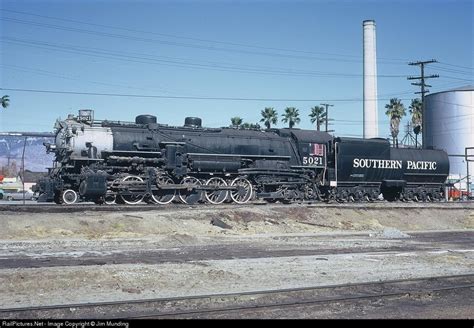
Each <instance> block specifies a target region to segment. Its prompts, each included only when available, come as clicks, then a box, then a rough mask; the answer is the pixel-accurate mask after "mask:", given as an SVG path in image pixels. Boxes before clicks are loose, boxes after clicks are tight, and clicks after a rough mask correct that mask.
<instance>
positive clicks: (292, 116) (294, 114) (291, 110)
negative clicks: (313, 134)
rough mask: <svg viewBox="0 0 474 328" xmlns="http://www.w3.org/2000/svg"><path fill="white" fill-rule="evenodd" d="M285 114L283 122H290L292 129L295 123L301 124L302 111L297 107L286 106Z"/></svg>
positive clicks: (289, 125)
mask: <svg viewBox="0 0 474 328" xmlns="http://www.w3.org/2000/svg"><path fill="white" fill-rule="evenodd" d="M282 116H283V119H282V120H281V121H282V122H283V123H288V127H289V128H290V129H292V128H293V127H294V126H295V124H299V123H300V121H301V120H300V118H299V116H300V113H299V111H298V109H296V108H295V107H286V108H285V113H284V114H282Z"/></svg>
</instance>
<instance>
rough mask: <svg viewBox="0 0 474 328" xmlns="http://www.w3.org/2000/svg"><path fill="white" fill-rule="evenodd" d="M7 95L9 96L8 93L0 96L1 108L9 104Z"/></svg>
mask: <svg viewBox="0 0 474 328" xmlns="http://www.w3.org/2000/svg"><path fill="white" fill-rule="evenodd" d="M8 97H9V96H8V95H6V96H3V97H2V107H3V108H7V107H8V105H10V99H9V98H8Z"/></svg>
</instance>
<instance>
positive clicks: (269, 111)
mask: <svg viewBox="0 0 474 328" xmlns="http://www.w3.org/2000/svg"><path fill="white" fill-rule="evenodd" d="M261 114H262V119H261V120H260V122H263V123H264V124H265V126H266V127H267V129H270V127H271V125H272V124H277V122H278V114H277V112H276V110H274V109H273V107H265V109H264V110H262V112H261Z"/></svg>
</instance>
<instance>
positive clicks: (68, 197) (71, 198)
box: [61, 189, 78, 205]
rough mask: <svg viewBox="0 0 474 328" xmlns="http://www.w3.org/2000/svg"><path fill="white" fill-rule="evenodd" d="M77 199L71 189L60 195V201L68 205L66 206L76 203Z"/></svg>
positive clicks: (75, 193)
mask: <svg viewBox="0 0 474 328" xmlns="http://www.w3.org/2000/svg"><path fill="white" fill-rule="evenodd" d="M77 199H78V196H77V192H75V191H74V190H72V189H67V190H64V191H63V192H62V193H61V201H62V203H63V204H68V205H70V204H74V203H75V202H77Z"/></svg>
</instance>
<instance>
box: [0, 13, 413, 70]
mask: <svg viewBox="0 0 474 328" xmlns="http://www.w3.org/2000/svg"><path fill="white" fill-rule="evenodd" d="M0 11H5V12H10V13H15V14H21V15H28V16H34V17H41V18H46V19H52V20H58V21H63V22H71V23H79V24H83V25H90V26H96V27H101V28H104V27H105V28H109V29H115V30H122V31H128V32H134V33H145V34H151V35H159V36H164V37H168V38H177V39H185V40H191V41H198V42H207V43H218V44H226V45H231V46H239V47H247V48H255V49H264V50H276V51H285V52H293V53H304V54H316V55H328V56H340V57H351V58H361V56H356V55H347V54H337V53H327V52H314V51H307V50H296V49H285V48H275V47H264V46H258V45H254V44H244V43H237V42H229V41H220V40H210V39H202V38H192V37H184V36H178V35H173V34H165V33H158V32H151V31H144V30H137V29H131V28H126V27H119V26H111V25H104V24H97V23H91V22H84V21H79V20H75V19H66V18H59V17H52V16H46V15H38V14H33V13H27V12H24V11H17V10H9V9H0ZM379 59H382V60H390V61H402V62H407V61H408V59H394V58H383V57H379Z"/></svg>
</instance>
